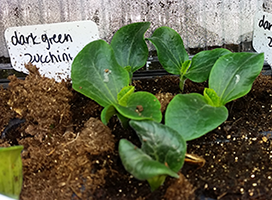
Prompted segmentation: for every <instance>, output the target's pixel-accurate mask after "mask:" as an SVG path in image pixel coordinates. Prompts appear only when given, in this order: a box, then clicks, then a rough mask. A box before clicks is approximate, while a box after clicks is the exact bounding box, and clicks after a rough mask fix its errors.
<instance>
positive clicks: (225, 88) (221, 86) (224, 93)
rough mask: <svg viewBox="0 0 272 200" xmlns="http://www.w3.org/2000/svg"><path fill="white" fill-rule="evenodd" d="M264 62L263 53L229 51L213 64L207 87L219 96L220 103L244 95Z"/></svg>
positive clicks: (223, 103)
mask: <svg viewBox="0 0 272 200" xmlns="http://www.w3.org/2000/svg"><path fill="white" fill-rule="evenodd" d="M263 63H264V54H263V53H260V54H255V53H245V52H242V53H231V54H227V55H224V56H222V57H220V58H219V59H218V60H217V61H216V63H215V64H214V66H213V68H212V70H211V73H210V77H209V88H212V89H213V90H214V91H215V92H216V93H217V95H218V96H219V97H220V99H221V102H222V105H225V104H226V103H228V102H230V101H232V100H235V99H238V98H240V97H242V96H244V95H246V94H247V93H248V92H249V91H250V90H251V87H252V84H253V82H254V80H255V79H256V77H257V76H258V75H259V74H260V72H261V70H262V68H263Z"/></svg>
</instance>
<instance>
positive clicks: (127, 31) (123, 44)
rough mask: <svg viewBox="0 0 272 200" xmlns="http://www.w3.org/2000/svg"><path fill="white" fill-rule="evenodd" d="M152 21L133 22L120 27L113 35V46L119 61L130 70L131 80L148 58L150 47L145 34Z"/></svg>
mask: <svg viewBox="0 0 272 200" xmlns="http://www.w3.org/2000/svg"><path fill="white" fill-rule="evenodd" d="M149 26H150V22H139V23H132V24H129V25H127V26H123V27H122V28H120V29H119V30H118V31H117V32H116V33H115V34H114V36H113V38H112V41H111V47H112V49H113V51H114V55H115V58H116V61H117V63H118V64H119V65H120V66H122V67H123V68H125V69H126V70H127V71H128V72H129V77H130V80H131V78H132V75H133V72H135V71H136V70H138V69H140V68H142V67H143V66H144V65H145V63H146V61H147V58H148V47H147V45H146V43H145V40H144V34H145V32H146V31H147V29H148V28H149Z"/></svg>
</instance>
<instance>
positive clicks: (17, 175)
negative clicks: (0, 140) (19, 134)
mask: <svg viewBox="0 0 272 200" xmlns="http://www.w3.org/2000/svg"><path fill="white" fill-rule="evenodd" d="M23 148H24V147H23V146H12V147H2V148H0V163H1V164H0V194H3V195H5V196H8V197H11V198H14V199H19V196H20V193H21V189H22V184H23V170H22V160H21V152H22V150H23Z"/></svg>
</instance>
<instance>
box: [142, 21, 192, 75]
mask: <svg viewBox="0 0 272 200" xmlns="http://www.w3.org/2000/svg"><path fill="white" fill-rule="evenodd" d="M147 39H148V40H149V41H151V42H152V44H153V45H154V46H155V47H156V50H157V54H158V59H159V61H160V63H161V64H162V66H163V68H164V69H165V70H166V71H167V72H169V73H171V74H177V75H180V70H181V67H182V63H183V62H184V61H186V60H188V59H189V56H188V54H187V52H186V50H185V48H184V45H183V41H182V39H181V37H180V35H179V34H178V33H177V32H176V31H175V30H173V29H171V28H169V27H164V26H163V27H160V28H158V29H156V30H155V31H154V33H153V35H152V36H151V37H150V38H147Z"/></svg>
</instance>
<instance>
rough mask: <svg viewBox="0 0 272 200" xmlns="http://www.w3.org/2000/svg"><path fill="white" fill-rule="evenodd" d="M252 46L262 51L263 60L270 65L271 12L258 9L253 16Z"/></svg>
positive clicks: (271, 57) (271, 55) (271, 61)
mask: <svg viewBox="0 0 272 200" xmlns="http://www.w3.org/2000/svg"><path fill="white" fill-rule="evenodd" d="M253 48H254V49H255V50H256V51H257V52H258V53H262V52H264V55H265V60H266V61H267V63H268V64H269V65H270V66H272V14H270V13H266V12H263V11H258V12H257V13H256V14H255V18H254V33H253Z"/></svg>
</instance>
